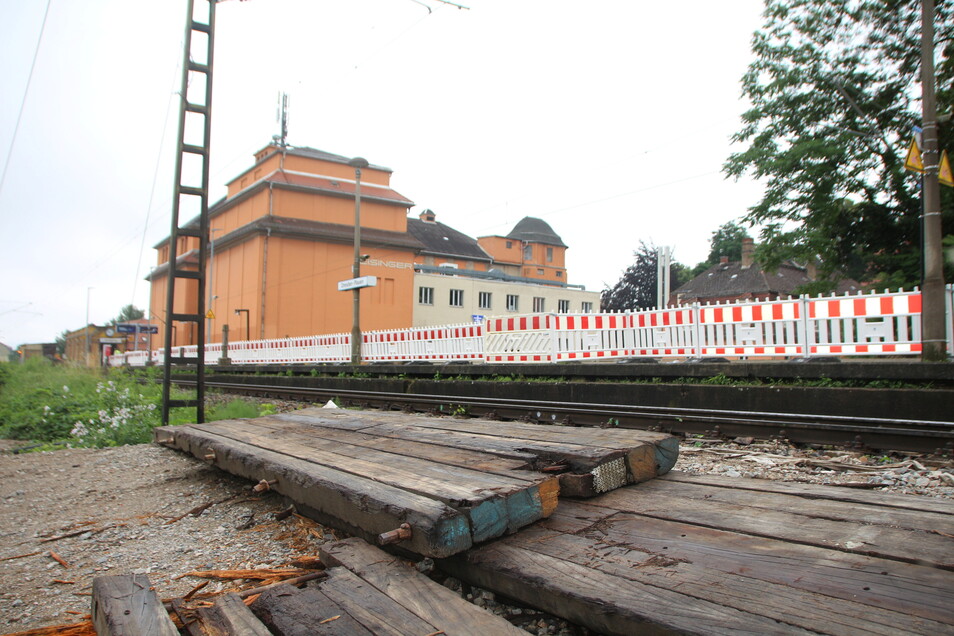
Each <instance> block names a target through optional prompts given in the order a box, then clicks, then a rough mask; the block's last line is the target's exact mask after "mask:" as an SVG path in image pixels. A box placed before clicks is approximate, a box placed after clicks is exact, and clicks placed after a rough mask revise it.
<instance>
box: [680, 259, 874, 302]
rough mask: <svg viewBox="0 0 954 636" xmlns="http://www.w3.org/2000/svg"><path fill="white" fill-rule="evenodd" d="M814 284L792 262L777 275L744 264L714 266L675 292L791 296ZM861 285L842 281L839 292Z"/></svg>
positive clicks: (707, 295)
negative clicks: (743, 265) (798, 290)
mask: <svg viewBox="0 0 954 636" xmlns="http://www.w3.org/2000/svg"><path fill="white" fill-rule="evenodd" d="M810 282H812V279H811V278H810V277H809V275H808V271H807V269H806V268H805V267H801V266H799V265H796V264H795V263H792V262H790V261H789V262H785V263H782V264H781V265H779V267H778V269H777V270H775V271H774V272H766V271H763V270H762V269H761V268H760V267H759V266H758V265H752V266H750V267H746V268H743V267H742V263H741V262H738V261H735V262H731V263H724V264H723V263H720V264H718V265H713V266H712V267H710V268H709V269H707V270H706V271H704V272H702V273H701V274H699V275H698V276H696V277H695V278H693V279H692V280H690V281H689V282H688V283H686V284H684V285H682V286H681V287H679V288H678V289H676V290H674V291H673V292H672V293H673V294H676V295H677V297H682V298H691V299H702V300H704V299H706V298H713V299H715V298H732V297H736V296H746V295H751V296H769V295H777V296H791V295H794V293H795V290H796V289H797V288H798V287H801V286H802V285H806V284H808V283H810ZM860 289H861V285H860V284H859V283H858V282H857V281H854V280H851V279H842V280H841V281H839V283H838V286H837V288H836V291H838V292H839V293H844V292H857V291H859V290H860Z"/></svg>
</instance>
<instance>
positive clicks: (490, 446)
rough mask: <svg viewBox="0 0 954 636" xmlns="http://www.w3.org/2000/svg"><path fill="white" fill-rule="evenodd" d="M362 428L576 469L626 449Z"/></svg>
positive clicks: (413, 429) (406, 428)
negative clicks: (561, 463)
mask: <svg viewBox="0 0 954 636" xmlns="http://www.w3.org/2000/svg"><path fill="white" fill-rule="evenodd" d="M333 424H334V423H333V422H326V423H324V424H323V425H326V426H333ZM363 432H365V433H369V434H374V435H380V436H381V437H388V438H397V439H409V440H413V441H418V442H426V443H428V444H440V445H443V446H449V447H451V448H467V449H471V450H478V451H483V452H486V453H492V454H495V455H496V454H503V455H505V456H506V455H507V454H508V453H511V455H510V456H514V455H512V453H518V454H519V455H524V454H525V453H527V452H530V453H533V454H535V455H536V456H537V457H539V458H542V459H552V460H555V461H559V460H562V459H565V460H567V462H568V463H569V465H570V467H571V468H572V469H573V470H575V471H577V472H587V471H589V470H592V469H593V468H595V467H596V466H597V465H599V464H601V463H603V462H605V461H609V460H612V459H616V458H619V457H624V456H625V455H626V451H623V450H619V449H613V448H597V447H593V446H579V445H578V446H572V445H569V444H564V443H557V442H547V441H537V440H529V439H517V438H509V437H498V436H495V435H483V434H477V433H466V432H461V431H450V430H445V429H441V428H434V427H428V426H417V425H405V424H400V423H393V424H387V423H384V424H377V425H375V426H373V427H369V428H366V429H363Z"/></svg>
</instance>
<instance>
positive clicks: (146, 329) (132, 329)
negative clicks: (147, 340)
mask: <svg viewBox="0 0 954 636" xmlns="http://www.w3.org/2000/svg"><path fill="white" fill-rule="evenodd" d="M116 331H118V332H119V333H159V327H157V326H156V325H128V324H119V325H116Z"/></svg>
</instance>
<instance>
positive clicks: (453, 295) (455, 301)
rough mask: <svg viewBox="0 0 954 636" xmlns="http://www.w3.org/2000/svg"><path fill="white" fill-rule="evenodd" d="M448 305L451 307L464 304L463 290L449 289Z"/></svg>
mask: <svg viewBox="0 0 954 636" xmlns="http://www.w3.org/2000/svg"><path fill="white" fill-rule="evenodd" d="M450 306H451V307H463V306H464V290H463V289H452V290H450Z"/></svg>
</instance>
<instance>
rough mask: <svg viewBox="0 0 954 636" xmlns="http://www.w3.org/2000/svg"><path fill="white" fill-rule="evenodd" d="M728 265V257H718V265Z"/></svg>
mask: <svg viewBox="0 0 954 636" xmlns="http://www.w3.org/2000/svg"><path fill="white" fill-rule="evenodd" d="M728 264H729V257H728V256H720V257H719V265H728Z"/></svg>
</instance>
